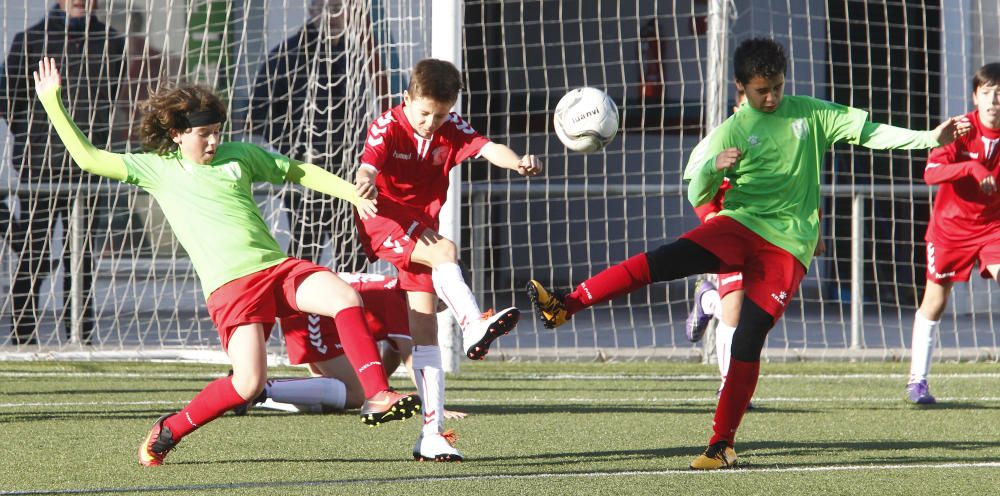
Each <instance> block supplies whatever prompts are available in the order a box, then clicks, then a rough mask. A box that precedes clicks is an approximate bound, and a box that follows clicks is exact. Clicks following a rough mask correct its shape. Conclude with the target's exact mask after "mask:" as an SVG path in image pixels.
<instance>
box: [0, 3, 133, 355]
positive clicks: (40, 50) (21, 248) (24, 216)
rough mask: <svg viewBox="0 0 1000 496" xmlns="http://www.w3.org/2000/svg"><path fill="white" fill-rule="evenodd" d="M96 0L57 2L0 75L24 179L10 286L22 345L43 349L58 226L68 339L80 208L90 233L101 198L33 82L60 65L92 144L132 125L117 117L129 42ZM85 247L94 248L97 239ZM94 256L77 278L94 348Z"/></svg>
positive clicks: (0, 96) (105, 142) (84, 260)
mask: <svg viewBox="0 0 1000 496" xmlns="http://www.w3.org/2000/svg"><path fill="white" fill-rule="evenodd" d="M96 8H97V0H58V1H57V2H56V4H55V5H54V6H53V7H52V9H51V10H50V11H49V12H48V14H47V15H46V17H45V18H44V19H42V20H41V21H39V22H38V23H37V24H35V25H33V26H31V27H29V28H28V29H26V30H25V31H23V32H20V33H18V34H17V35H16V36H15V37H14V40H13V43H12V44H11V47H10V50H9V51H8V52H7V58H6V61H5V66H4V67H3V69H2V70H0V118H3V119H4V120H6V121H7V125H8V127H9V129H10V133H11V135H12V137H13V147H12V153H11V163H12V165H13V167H14V169H15V170H16V172H17V174H18V178H19V188H18V191H17V192H16V193H17V197H18V199H19V201H20V205H19V209H17V210H19V212H18V214H17V215H13V214H11V215H8V216H7V218H5V219H4V221H7V220H9V221H10V226H9V227H8V228H7V229H6V230H5V231H6V232H7V239H6V242H7V244H8V246H9V247H10V249H11V251H12V252H13V253H14V254H15V261H14V271H13V282H12V285H11V294H12V307H13V308H12V313H13V324H14V325H13V329H12V332H11V339H12V341H13V342H14V343H15V344H34V343H36V342H37V340H38V332H37V329H36V324H37V322H38V317H39V306H38V298H39V292H40V289H41V285H42V280H43V279H44V278H45V277H46V276H47V275H49V274H50V273H51V272H52V267H51V264H50V262H49V251H50V250H52V249H53V245H52V240H53V236H52V233H53V232H54V230H55V228H56V226H57V223H59V222H61V223H62V227H63V233H64V235H63V243H62V245H63V248H62V252H61V257H60V258H61V259H62V264H63V271H64V274H65V277H66V278H65V280H64V283H63V290H64V295H65V296H64V302H65V304H64V305H63V311H62V315H63V322H64V325H65V328H66V333H67V335H68V334H69V332H70V329H71V328H72V323H71V322H70V319H69V317H70V311H69V308H70V298H69V291H70V279H69V276H70V273H71V268H70V255H71V253H70V249H69V246H70V242H69V239H70V238H69V236H67V235H66V233H68V232H69V225H70V212H71V209H72V207H73V200H74V199H75V198H78V199H79V200H81V202H80V207H81V212H82V214H83V216H84V227H83V233H84V234H85V235H86V234H88V233H89V226H90V225H92V222H93V218H94V215H93V214H94V210H95V206H96V198H97V195H94V194H87V186H88V185H89V184H90V183H91V182H93V181H95V177H96V176H94V175H92V174H83V173H81V172H80V171H79V169H76V168H75V167H73V166H72V164H71V162H70V157H69V155H68V154H67V153H66V151H65V149H64V148H63V145H62V142H61V141H60V140H59V139H58V138H56V137H55V136H54V135H53V133H50V127H49V123H48V119H47V118H46V116H45V112H44V110H43V109H42V106H41V105H40V104H39V103H38V100H37V99H35V98H34V93H33V90H32V87H31V86H32V82H31V73H32V71H35V70H37V69H38V63H39V61H41V60H42V58H43V57H54V58H55V59H56V60H57V61H59V65H60V66H61V67H63V68H64V75H65V78H66V80H67V82H68V83H69V84H67V85H66V86H67V88H70V91H68V92H66V94H65V95H64V99H65V100H64V101H65V103H66V107H67V108H68V109H69V110H70V111H71V112H72V113H73V115H74V116H75V117H76V119H77V121H78V122H80V123H81V128H82V130H83V132H84V133H85V134H87V135H88V137H89V138H90V140H91V141H92V142H94V143H97V144H100V145H101V146H108V147H110V146H112V145H113V144H112V143H111V141H112V131H113V129H112V128H113V126H114V122H115V120H116V119H125V120H127V116H124V115H119V112H116V109H115V100H116V99H117V98H118V96H119V91H120V90H121V91H124V88H125V84H126V81H127V79H128V71H127V68H126V62H125V48H126V43H125V40H126V38H125V36H124V35H122V34H121V33H119V32H118V31H116V30H115V29H113V28H111V27H110V26H107V25H105V24H103V23H101V22H100V21H99V20H98V19H97V18H96V17H95V16H94V15H93V13H94V12H95V10H96ZM84 242H85V243H90V240H89V236H86V237H85V241H84ZM91 252H92V250H91V249H84V250H83V252H82V253H80V254H79V255H80V264H81V266H80V267H78V269H79V270H80V271H81V273H82V278H81V279H80V280H79V283H80V284H81V287H82V288H83V292H84V293H83V294H84V298H83V301H82V303H83V307H84V311H83V318H82V322H80V324H81V326H82V329H83V334H82V339H83V342H85V343H89V342H90V340H91V338H92V336H91V334H92V332H93V329H94V315H93V309H92V306H93V301H92V286H93V284H92V278H93V274H92V273H93V261H92V259H91V257H90V255H89V253H91Z"/></svg>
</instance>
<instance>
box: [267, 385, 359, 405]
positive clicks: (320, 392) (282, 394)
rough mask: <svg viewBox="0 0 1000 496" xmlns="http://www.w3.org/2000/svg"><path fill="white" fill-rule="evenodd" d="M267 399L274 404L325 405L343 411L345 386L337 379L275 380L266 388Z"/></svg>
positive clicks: (345, 394)
mask: <svg viewBox="0 0 1000 496" xmlns="http://www.w3.org/2000/svg"><path fill="white" fill-rule="evenodd" d="M267 397H268V398H270V399H271V400H272V401H274V402H275V403H291V404H293V405H312V404H317V405H325V406H327V407H329V408H331V409H335V410H343V409H344V403H345V402H346V401H347V386H345V385H344V383H343V382H340V381H338V380H337V379H331V378H328V377H310V378H308V379H276V380H273V381H270V385H269V386H268V387H267Z"/></svg>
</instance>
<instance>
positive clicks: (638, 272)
mask: <svg viewBox="0 0 1000 496" xmlns="http://www.w3.org/2000/svg"><path fill="white" fill-rule="evenodd" d="M651 282H652V279H651V278H650V276H649V261H647V260H646V254H645V253H640V254H638V255H635V256H633V257H632V258H629V259H628V260H626V261H624V262H622V263H620V264H618V265H613V266H611V267H608V268H607V269H604V271H602V272H600V273H598V274H597V275H596V276H593V277H591V278H590V279H587V280H586V281H583V282H582V283H580V285H579V286H577V287H576V290H575V291H573V292H572V293H570V294H568V295H567V296H566V299H565V300H564V302H563V303H564V304H565V305H566V313H568V314H569V315H573V314H575V313H577V312H579V311H580V310H583V309H584V308H587V307H592V306H594V305H597V304H598V303H604V302H606V301H609V300H612V299H614V298H617V297H619V296H622V295H626V294H629V293H631V292H633V291H635V290H637V289H639V288H641V287H643V286H648V285H649V284H650V283H651Z"/></svg>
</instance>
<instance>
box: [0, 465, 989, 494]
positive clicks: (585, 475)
mask: <svg viewBox="0 0 1000 496" xmlns="http://www.w3.org/2000/svg"><path fill="white" fill-rule="evenodd" d="M970 468H1000V462H973V463H920V464H912V465H905V464H889V465H876V464H872V465H832V466H814V467H786V468H782V467H760V468H756V467H750V468H745V469H739V468H737V469H735V470H715V471H694V470H688V469H669V470H651V471H638V470H629V471H620V472H610V471H609V472H579V473H573V472H570V473H558V472H541V473H530V474H498V475H466V476H454V477H423V476H415V477H401V478H398V479H348V480H319V481H300V482H293V481H287V482H280V481H279V482H242V483H233V484H199V485H178V486H138V487H106V488H92V489H47V490H24V491H2V490H0V495H15V494H16V495H29V494H87V493H125V492H164V491H203V490H212V489H253V488H278V487H324V486H332V487H337V486H350V485H358V484H364V485H370V484H396V483H405V484H414V483H436V482H465V481H486V480H517V479H597V478H604V477H649V476H674V477H685V476H687V477H709V476H714V477H739V476H741V475H744V474H747V475H749V474H761V473H817V472H855V471H867V470H872V471H875V470H877V471H886V470H934V469H940V470H950V469H970Z"/></svg>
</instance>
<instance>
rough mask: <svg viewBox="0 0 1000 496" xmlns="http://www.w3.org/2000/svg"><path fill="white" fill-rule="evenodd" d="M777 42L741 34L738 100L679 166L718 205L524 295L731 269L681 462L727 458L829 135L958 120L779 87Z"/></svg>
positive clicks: (810, 245) (562, 316) (815, 228)
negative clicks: (899, 121) (717, 360)
mask: <svg viewBox="0 0 1000 496" xmlns="http://www.w3.org/2000/svg"><path fill="white" fill-rule="evenodd" d="M786 63H787V61H786V58H785V52H784V49H783V48H782V47H781V46H780V45H779V44H777V43H776V42H774V41H773V40H771V39H766V38H755V39H750V40H747V41H744V42H743V43H741V44H740V46H739V47H738V48H737V49H736V53H735V55H734V65H735V76H736V85H737V87H738V88H739V89H741V90H743V91H744V92H745V93H746V97H747V105H744V106H742V107H740V109H739V110H738V111H737V112H736V113H734V114H733V115H732V116H730V117H729V118H728V119H727V120H726V121H725V122H724V123H722V124H721V125H720V126H719V127H717V128H716V129H714V130H713V131H712V132H711V133H709V134H708V136H706V137H705V138H704V139H703V140H702V141H701V142H700V143H699V144H698V145H697V146H696V147H695V148H694V150H693V151H692V153H691V156H690V158H689V161H688V165H687V168H686V171H685V174H684V177H685V179H687V180H689V181H690V185H689V188H688V199H689V200H690V201H691V203H692V204H693V205H694V206H695V207H697V206H700V205H702V204H703V203H706V202H709V201H710V200H711V199H712V198H713V197H714V196H715V195H716V192H717V191H718V188H719V186H720V184H722V181H723V178H728V179H729V182H730V183H731V184H732V188H731V189H730V190H729V191H727V192H726V195H725V201H724V203H723V209H722V211H721V212H719V214H718V215H717V216H715V217H713V218H712V219H710V220H709V221H707V222H705V223H704V224H702V225H700V226H698V227H696V228H695V229H693V230H691V231H689V232H687V233H685V234H684V235H682V236H681V238H680V239H678V240H676V241H674V242H672V243H668V244H666V245H664V246H661V247H659V248H657V249H655V250H652V251H649V252H646V253H640V254H638V255H635V256H633V257H632V258H630V259H628V260H626V261H625V262H622V263H620V264H618V265H615V266H612V267H610V268H608V269H606V270H604V271H603V272H601V273H599V274H597V275H596V276H594V277H591V278H590V279H587V280H586V281H584V282H583V283H581V284H580V285H579V286H577V288H576V290H574V291H573V292H572V293H570V294H568V295H565V296H562V295H560V294H556V293H553V292H550V291H548V290H547V289H546V288H545V287H544V286H543V285H542V284H541V283H539V282H538V281H531V282H530V283H529V284H528V294H529V296H530V297H531V299H532V301H533V302H534V304H535V308H536V310H537V312H538V314H539V316H540V317H541V318H542V321H543V322H544V323H545V325H546V326H547V327H556V326H559V325H562V324H564V323H566V322H567V320H568V319H569V318H570V317H571V316H572V315H573V314H576V313H578V312H580V311H581V310H583V309H584V308H587V307H590V306H593V305H596V304H598V303H602V302H606V301H609V300H611V299H612V298H615V297H618V296H621V295H625V294H628V293H630V292H632V291H634V290H636V289H639V288H641V287H644V286H647V285H649V284H651V283H653V282H659V281H670V280H674V279H679V278H682V277H687V276H690V275H694V274H702V273H720V272H737V271H738V272H742V273H743V287H744V290H745V297H744V301H743V305H742V308H741V310H740V316H739V323H738V325H737V327H736V332H735V333H734V335H733V342H732V350H731V351H732V358H731V361H730V366H729V372H728V374H727V378H726V387H724V388H723V389H722V394H721V396H720V398H719V403H718V406H717V407H716V411H715V421H714V424H713V431H714V432H713V436H712V437H711V440H710V441H709V446H708V448H707V449H706V450H705V451H704V453H703V454H702V455H700V456H698V457H697V458H695V460H694V461H693V462H692V463H691V468H692V469H698V470H712V469H719V468H729V467H733V466H735V465H736V462H737V459H736V452H735V451H734V450H733V444H734V440H735V435H736V429H737V427H739V424H740V421H741V420H742V418H743V413H744V411H745V410H746V406H747V404H748V403H749V401H750V398H751V396H752V395H753V392H754V389H755V388H756V385H757V377H758V374H759V371H760V353H761V350H762V349H763V347H764V340H765V338H766V337H767V333H768V331H769V330H770V329H771V327H773V325H774V323H775V321H777V319H778V318H779V317H780V316H781V314H782V313H783V312H784V311H785V308H786V306H787V305H788V303H789V302H790V301H791V298H792V296H793V295H794V293H795V291H796V290H797V289H798V286H799V282H800V281H801V280H802V277H803V276H804V275H805V271H806V267H808V266H809V262H810V261H811V260H812V256H813V250H814V249H815V247H816V242H817V239H818V234H819V198H820V166H821V165H822V162H823V154H824V153H826V151H827V150H829V148H830V146H831V145H833V144H834V143H838V142H848V143H853V144H860V145H863V146H866V147H869V148H876V149H891V148H896V149H900V148H901V149H926V148H933V147H936V146H939V145H943V144H946V143H949V142H951V141H953V140H954V139H955V137H956V135H959V134H962V133H964V132H967V131H968V129H969V124H968V122H967V121H964V120H961V119H959V118H953V119H948V120H947V121H945V122H944V123H942V124H941V125H940V126H938V127H937V128H935V129H933V130H931V131H911V130H909V129H902V128H897V127H893V126H888V125H884V124H876V123H873V122H870V121H868V113H867V112H865V111H863V110H859V109H855V108H851V107H846V106H843V105H839V104H836V103H832V102H827V101H823V100H818V99H815V98H811V97H805V96H785V95H784V89H785V66H786Z"/></svg>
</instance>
